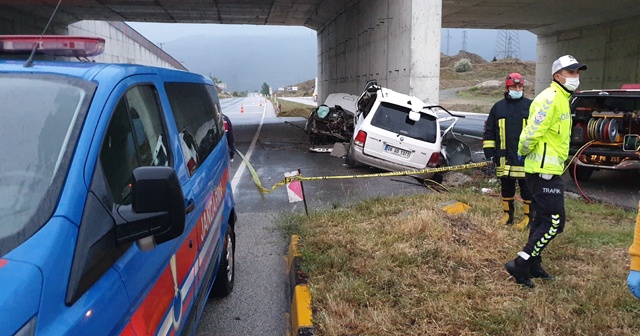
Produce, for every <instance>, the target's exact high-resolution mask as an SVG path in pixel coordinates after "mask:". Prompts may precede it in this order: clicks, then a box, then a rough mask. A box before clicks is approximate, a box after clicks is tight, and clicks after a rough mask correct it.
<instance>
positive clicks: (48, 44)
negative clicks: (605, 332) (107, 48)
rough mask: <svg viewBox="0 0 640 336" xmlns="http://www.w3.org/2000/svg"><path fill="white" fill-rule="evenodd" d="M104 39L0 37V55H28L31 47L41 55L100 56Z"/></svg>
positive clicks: (60, 36)
mask: <svg viewBox="0 0 640 336" xmlns="http://www.w3.org/2000/svg"><path fill="white" fill-rule="evenodd" d="M104 43H105V41H104V39H103V38H99V37H85V36H67V35H43V36H40V35H0V54H2V53H4V54H23V55H24V54H26V55H28V54H30V53H31V50H33V47H36V51H37V52H39V53H42V54H47V55H53V56H66V57H73V56H77V57H87V56H96V55H100V54H102V52H103V51H104Z"/></svg>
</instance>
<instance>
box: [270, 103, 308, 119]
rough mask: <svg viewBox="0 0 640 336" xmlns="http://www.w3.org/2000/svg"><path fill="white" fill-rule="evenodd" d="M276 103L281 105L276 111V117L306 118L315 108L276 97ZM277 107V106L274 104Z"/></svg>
mask: <svg viewBox="0 0 640 336" xmlns="http://www.w3.org/2000/svg"><path fill="white" fill-rule="evenodd" d="M278 104H280V105H281V106H282V109H281V111H279V112H278V117H302V118H308V117H309V115H310V114H311V111H313V110H314V109H315V108H314V107H313V106H309V105H305V104H300V103H296V102H292V101H288V100H284V99H278ZM276 109H277V106H276Z"/></svg>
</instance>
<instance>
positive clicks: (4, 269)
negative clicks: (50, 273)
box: [0, 259, 42, 335]
mask: <svg viewBox="0 0 640 336" xmlns="http://www.w3.org/2000/svg"><path fill="white" fill-rule="evenodd" d="M41 293H42V273H41V272H40V270H39V269H38V268H37V267H35V266H33V265H31V264H27V263H23V262H19V261H15V260H8V259H0V316H2V317H3V319H2V320H3V321H4V322H3V323H1V324H0V335H13V334H15V333H16V332H17V331H18V330H19V329H20V328H21V327H22V326H23V325H24V324H25V323H27V322H28V321H29V320H30V319H31V318H32V317H34V316H35V315H36V314H37V313H38V307H39V306H40V296H41Z"/></svg>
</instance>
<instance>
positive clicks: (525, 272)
mask: <svg viewBox="0 0 640 336" xmlns="http://www.w3.org/2000/svg"><path fill="white" fill-rule="evenodd" d="M518 258H520V257H518ZM523 261H525V260H524V259H523ZM523 266H524V267H523ZM523 266H519V265H517V264H516V261H515V260H511V261H509V262H508V263H506V264H504V268H505V269H506V270H507V272H509V274H511V276H512V277H513V278H514V279H515V280H516V282H517V283H519V284H521V285H524V286H527V287H529V288H533V287H535V286H536V285H535V284H534V283H533V282H531V276H530V275H529V268H528V267H529V265H523Z"/></svg>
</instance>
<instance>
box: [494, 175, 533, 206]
mask: <svg viewBox="0 0 640 336" xmlns="http://www.w3.org/2000/svg"><path fill="white" fill-rule="evenodd" d="M516 181H518V185H519V186H520V197H522V200H524V201H529V200H531V192H530V191H529V188H528V187H527V182H526V181H525V179H523V178H519V179H516V178H512V177H501V178H500V193H501V195H502V198H512V197H514V196H515V195H516Z"/></svg>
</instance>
